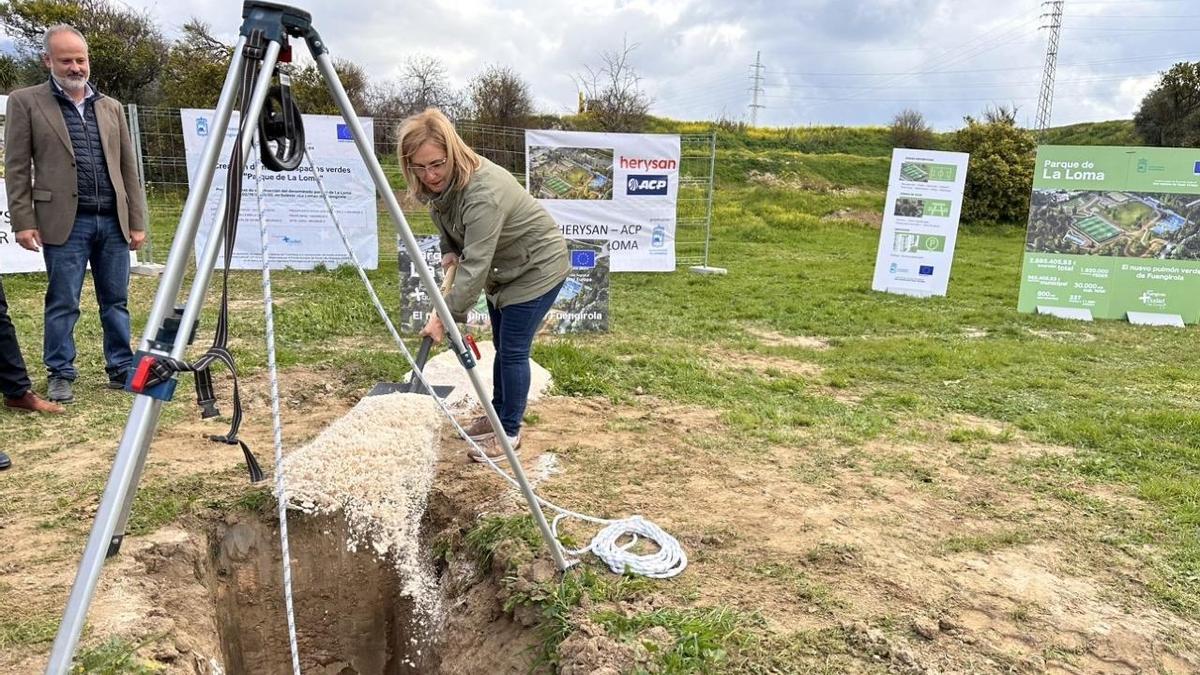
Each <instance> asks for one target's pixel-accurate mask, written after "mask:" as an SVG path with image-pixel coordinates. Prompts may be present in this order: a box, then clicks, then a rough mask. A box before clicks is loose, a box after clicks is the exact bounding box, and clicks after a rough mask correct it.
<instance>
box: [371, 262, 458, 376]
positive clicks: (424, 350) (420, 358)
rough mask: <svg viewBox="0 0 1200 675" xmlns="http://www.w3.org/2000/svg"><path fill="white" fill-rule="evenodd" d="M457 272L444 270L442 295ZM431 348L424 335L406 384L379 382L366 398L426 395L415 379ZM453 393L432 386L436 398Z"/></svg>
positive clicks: (429, 341) (430, 342) (451, 268)
mask: <svg viewBox="0 0 1200 675" xmlns="http://www.w3.org/2000/svg"><path fill="white" fill-rule="evenodd" d="M457 270H458V265H452V266H451V267H450V269H448V270H446V276H445V278H443V279H442V295H445V294H446V291H447V290H449V288H450V285H451V284H453V283H454V273H455V272H456V271H457ZM432 347H433V338H431V337H429V336H428V335H426V336H425V337H424V338H422V339H421V347H420V348H419V349H417V358H416V367H415V368H414V369H413V371H412V373H410V374H409V376H408V382H380V383H379V384H376V385H375V386H374V387H372V388H371V391H369V392H367V396H382V395H383V394H394V393H397V392H402V393H409V394H428V393H430V391H429V389H427V388H426V387H425V385H424V384H422V383H421V381H420V380H418V379H417V371H418V370H419V371H424V370H425V362H426V361H427V360H429V350H430V349H431V348H432ZM452 391H454V386H453V385H449V384H438V385H433V392H432V393H433V395H434V396H436V397H437V398H443V399H444V398H446V397H447V396H449V395H450V392H452Z"/></svg>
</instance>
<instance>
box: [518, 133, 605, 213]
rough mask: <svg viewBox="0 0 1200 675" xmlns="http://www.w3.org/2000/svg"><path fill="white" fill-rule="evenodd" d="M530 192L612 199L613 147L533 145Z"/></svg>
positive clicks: (548, 196) (555, 196)
mask: <svg viewBox="0 0 1200 675" xmlns="http://www.w3.org/2000/svg"><path fill="white" fill-rule="evenodd" d="M529 193H530V194H532V195H533V196H534V197H536V198H538V199H605V200H607V199H612V196H613V149H612V148H562V147H547V146H535V147H530V148H529Z"/></svg>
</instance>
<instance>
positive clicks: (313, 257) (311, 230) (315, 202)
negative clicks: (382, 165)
mask: <svg viewBox="0 0 1200 675" xmlns="http://www.w3.org/2000/svg"><path fill="white" fill-rule="evenodd" d="M179 114H180V117H181V118H182V121H183V138H184V149H185V151H186V154H187V172H188V182H189V183H192V182H194V181H195V178H196V169H197V166H198V165H199V163H200V155H201V154H202V153H203V151H204V144H205V143H206V142H207V140H208V136H209V134H211V133H215V132H216V130H214V129H211V128H210V126H211V124H212V121H213V111H211V110H194V109H184V110H180V111H179ZM359 119H360V121H361V122H362V125H363V129H364V130H365V132H366V134H367V141H368V144H373V142H374V140H373V139H374V133H375V131H374V129H375V127H374V124H373V121H372V120H371V119H370V118H366V117H363V118H359ZM237 124H238V113H236V112H235V113H234V114H233V117H232V119H231V120H230V123H229V128H228V129H227V130H226V131H225V141H224V144H223V145H222V146H221V152H220V155H219V160H218V162H217V170H216V173H215V175H214V176H213V189H212V190H210V191H209V195H208V201H207V202H206V203H205V205H204V216H203V218H202V220H201V224H200V231H199V233H198V235H197V237H196V255H197V256H199V255H200V252H201V251H202V250H203V249H204V242H205V241H207V239H208V233H209V232H210V231H211V229H212V223H213V222H214V221H215V220H217V219H218V217H219V214H217V209H218V208H219V206H220V203H221V197H222V196H223V195H224V193H225V176H226V174H227V173H228V168H229V153H230V150H231V148H232V147H233V140H234V138H236V136H237ZM304 137H305V141H306V143H307V146H308V152H309V154H310V155H311V156H312V159H313V163H314V164H315V165H316V167H317V170H318V171H319V172H320V175H321V182H322V184H324V186H325V191H326V192H327V193H328V195H329V199H330V201H331V202H332V203H333V207H334V212H335V213H336V214H337V218H338V222H340V223H341V225H342V228H343V229H344V230H345V231H346V236H347V238H348V239H349V240H350V244H351V246H352V247H353V248H354V254H355V256H356V257H357V258H358V260H359V262H360V263H362V265H363V267H365V268H367V269H375V268H376V267H377V266H378V265H379V236H378V231H377V229H376V225H377V219H376V211H375V183H374V181H372V180H371V175H370V174H369V173H368V172H367V167H366V164H364V163H363V161H362V156H361V155H359V154H358V147H357V146H356V145H355V144H354V139H353V138H352V137H351V135H350V129H349V127H348V126H347V125H346V124H345V123H344V122H343V121H342V118H341V117H337V116H334V115H305V116H304ZM257 162H258V156H257V152H252V153H251V155H250V159H249V160H248V161H247V164H246V167H244V169H245V170H244V173H243V179H242V209H241V213H240V215H239V217H238V234H237V240H236V242H235V248H234V253H233V261H232V265H231V266H232V267H233V268H234V269H261V268H262V255H261V251H262V246H261V241H260V237H259V232H258V228H259V223H258V201H257V196H256V188H255V177H254V175H255V166H256V164H257ZM262 192H263V215H264V217H265V219H266V223H267V232H268V233H269V235H270V237H269V240H268V246H269V247H270V251H269V256H270V259H271V267H272V269H282V268H288V267H290V268H293V269H312V268H314V267H316V266H317V265H325V266H328V267H336V266H338V265H343V264H348V263H349V262H350V256H349V255H348V254H347V253H346V248H345V246H344V245H343V244H342V240H341V237H340V236H338V232H337V228H336V227H335V226H334V223H333V219H332V218H331V217H330V215H329V209H328V207H327V206H326V205H325V201H324V199H322V198H321V193H320V191H319V190H318V188H317V183H316V179H315V178H314V177H313V175H312V171H311V170H310V169H309V167H308V163H307V162H304V163H303V164H302V165H301V167H300V168H299V169H298V170H296V171H285V172H280V173H275V172H273V171H267V170H266V169H263V171H262ZM221 264H222V259H221V256H218V257H217V265H218V266H219V265H221Z"/></svg>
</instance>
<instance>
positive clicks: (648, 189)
mask: <svg viewBox="0 0 1200 675" xmlns="http://www.w3.org/2000/svg"><path fill="white" fill-rule="evenodd" d="M525 157H526V165H525V179H526V182H525V184H526V186H528V189H529V192H530V194H532V195H533V196H534V197H536V198H537V199H538V200H539V201H540V202H541V204H542V206H544V207H546V210H547V211H549V212H550V215H551V216H553V217H554V220H555V221H556V222H557V223H558V226H559V227H560V228H561V229H562V231H563V234H564V235H566V237H567V238H568V239H599V240H603V241H607V242H608V244H607V246H608V251H609V258H610V265H611V268H610V269H611V271H613V272H673V271H675V206H676V201H677V200H678V196H679V136H677V135H671V134H603V133H592V132H581V131H526V132H525Z"/></svg>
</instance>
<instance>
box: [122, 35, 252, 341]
mask: <svg viewBox="0 0 1200 675" xmlns="http://www.w3.org/2000/svg"><path fill="white" fill-rule="evenodd" d="M245 45H246V38H244V37H242V38H238V41H237V44H236V45H235V46H234V48H233V58H232V59H231V60H230V62H229V71H228V73H227V74H226V75H225V85H224V86H223V87H222V88H221V98H220V99H218V100H217V109H216V111H215V114H214V115H213V124H212V127H211V128H212V129H213V132H212V133H211V134H209V137H208V142H207V143H205V144H204V151H203V152H202V153H201V155H200V163H199V164H198V165H197V166H198V168H197V171H196V176H195V179H194V180H193V181H192V183H191V185H190V186H189V188H188V196H187V201H185V202H184V204H183V212H182V213H181V214H180V216H179V227H178V228H176V230H175V241H174V243H173V244H172V245H171V252H170V253H169V254H168V256H167V262H166V265H165V267H164V268H163V273H162V277H161V278H160V279H159V282H158V293H157V294H156V295H155V296H154V304H153V305H152V306H151V308H150V315H149V317H147V319H146V331H145V333H144V334H143V336H142V342H141V345H142V346H141V348H142V349H149V347H150V341H151V340H153V339H154V338H155V337H156V336H157V335H158V329H159V328H160V327H161V326H162V324H163V320H164V319H166V318H167V317H168V316H170V315H171V312H172V310H174V309H175V300H176V298H178V296H179V289H180V288H181V287H182V286H183V277H184V275H185V274H186V273H187V270H188V263H189V258H190V257H191V255H192V245H193V243H194V242H195V240H196V231H197V230H198V229H199V227H200V219H201V216H202V215H203V212H204V202H205V201H206V200H207V199H208V191H209V188H211V187H212V179H213V174H214V173H216V169H217V160H218V158H219V155H220V153H221V145H222V142H223V140H224V138H225V129H226V128H227V127H228V126H229V118H230V117H232V115H233V104H234V99H235V98H236V96H237V92H238V88H239V87H240V86H241V83H242V67H243V65H244V62H245V58H246V57H245V56H244V55H243V54H242V49H243V48H244V47H245ZM218 130H219V131H218ZM214 229H217V230H218V231H219V228H214ZM194 320H195V317H193V321H194ZM183 325H185V326H191V325H192V324H190V323H189V324H183ZM188 331H190V328H189V329H188ZM188 331H181V332H185V333H186V332H188ZM183 342H184V343H185V344H186V342H187V340H186V335H185V339H184V340H183Z"/></svg>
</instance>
